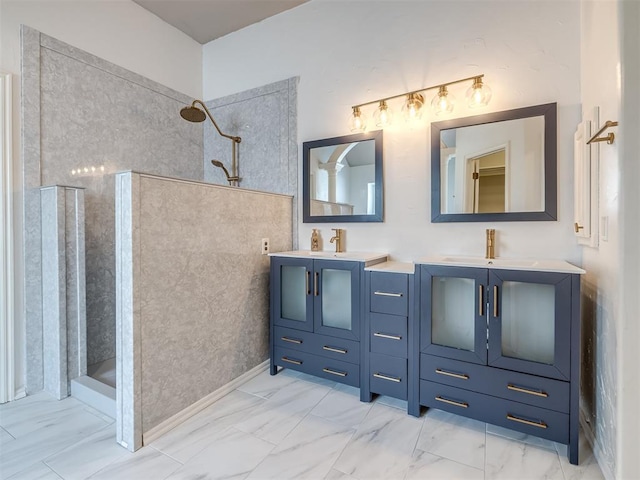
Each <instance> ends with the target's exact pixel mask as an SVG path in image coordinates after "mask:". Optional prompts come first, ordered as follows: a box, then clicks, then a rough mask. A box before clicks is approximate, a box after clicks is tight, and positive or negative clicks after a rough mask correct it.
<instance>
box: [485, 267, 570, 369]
mask: <svg viewBox="0 0 640 480" xmlns="http://www.w3.org/2000/svg"><path fill="white" fill-rule="evenodd" d="M489 290H490V295H491V304H490V308H489V364H490V365H492V366H496V367H502V368H508V369H511V370H518V371H521V372H528V373H533V374H536V375H544V376H548V377H553V378H560V379H568V378H569V377H568V375H569V334H570V332H569V330H568V327H567V326H568V325H569V322H563V321H559V318H561V317H560V316H561V315H570V313H571V305H570V303H569V300H568V299H569V298H570V295H571V293H570V292H571V277H570V276H569V275H566V274H558V273H546V272H518V271H503V270H494V271H492V272H491V273H490V274H489ZM561 312H564V313H561ZM559 315H560V316H559ZM563 325H564V326H563Z"/></svg>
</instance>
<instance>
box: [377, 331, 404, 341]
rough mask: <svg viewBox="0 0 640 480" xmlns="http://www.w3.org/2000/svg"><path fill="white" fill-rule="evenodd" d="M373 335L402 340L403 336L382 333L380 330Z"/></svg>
mask: <svg viewBox="0 0 640 480" xmlns="http://www.w3.org/2000/svg"><path fill="white" fill-rule="evenodd" d="M373 336H374V337H380V338H388V339H389V340H402V337H401V336H400V335H388V334H386V333H380V332H375V333H374V334H373Z"/></svg>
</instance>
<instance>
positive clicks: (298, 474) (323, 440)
mask: <svg viewBox="0 0 640 480" xmlns="http://www.w3.org/2000/svg"><path fill="white" fill-rule="evenodd" d="M354 432H355V430H354V429H351V428H349V427H344V426H342V425H339V424H337V423H335V422H332V421H330V420H326V419H324V418H320V417H316V416H314V415H308V416H306V417H305V418H304V420H302V421H301V422H300V423H299V424H298V426H296V428H294V429H293V430H292V431H291V433H290V434H289V435H287V436H286V437H285V438H284V439H283V440H282V442H281V443H280V444H279V445H278V446H277V447H276V448H275V449H274V450H273V451H272V452H271V453H270V454H269V456H268V457H267V458H266V459H265V460H264V462H262V463H261V464H260V465H258V467H257V468H256V469H255V470H254V471H253V472H252V473H251V475H249V477H247V478H249V479H266V478H270V479H305V478H308V479H318V478H323V477H325V475H327V474H328V473H329V471H330V470H331V466H332V465H333V464H334V462H335V461H336V459H337V458H338V455H340V453H341V452H342V450H343V448H344V447H345V445H346V444H347V442H348V441H349V440H350V439H351V437H352V436H353V434H354Z"/></svg>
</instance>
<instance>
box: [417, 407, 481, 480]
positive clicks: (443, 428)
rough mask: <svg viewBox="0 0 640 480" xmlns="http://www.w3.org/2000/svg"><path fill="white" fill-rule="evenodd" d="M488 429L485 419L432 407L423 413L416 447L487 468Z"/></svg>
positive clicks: (469, 464)
mask: <svg viewBox="0 0 640 480" xmlns="http://www.w3.org/2000/svg"><path fill="white" fill-rule="evenodd" d="M486 428H487V425H486V424H485V423H484V422H479V421H477V420H473V419H470V418H465V417H461V416H460V415H454V414H452V413H448V412H444V411H442V410H436V409H433V408H431V409H429V410H428V411H427V413H426V414H425V416H424V424H423V426H422V431H421V432H420V437H419V438H418V444H417V448H419V449H420V450H424V451H425V452H429V453H432V454H434V455H438V456H440V457H444V458H448V459H449V460H453V461H455V462H458V463H463V464H465V465H468V466H470V467H474V468H479V469H482V470H484V446H485V438H486Z"/></svg>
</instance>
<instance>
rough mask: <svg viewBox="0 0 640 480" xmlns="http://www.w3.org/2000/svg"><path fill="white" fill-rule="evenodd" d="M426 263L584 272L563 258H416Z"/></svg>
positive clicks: (537, 270) (460, 256)
mask: <svg viewBox="0 0 640 480" xmlns="http://www.w3.org/2000/svg"><path fill="white" fill-rule="evenodd" d="M415 263H420V264H426V265H445V266H450V267H476V268H496V269H502V270H528V271H533V272H558V273H578V274H583V273H586V271H585V270H583V269H582V268H579V267H576V266H575V265H572V264H571V263H569V262H565V261H564V260H538V259H534V258H531V259H529V258H494V259H486V258H482V257H465V256H462V255H432V256H428V257H423V258H421V259H419V260H416V262H415Z"/></svg>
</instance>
